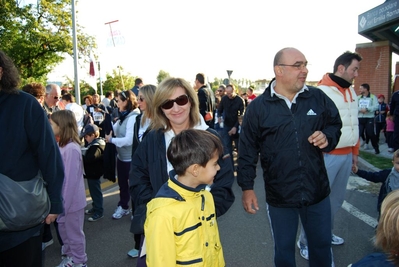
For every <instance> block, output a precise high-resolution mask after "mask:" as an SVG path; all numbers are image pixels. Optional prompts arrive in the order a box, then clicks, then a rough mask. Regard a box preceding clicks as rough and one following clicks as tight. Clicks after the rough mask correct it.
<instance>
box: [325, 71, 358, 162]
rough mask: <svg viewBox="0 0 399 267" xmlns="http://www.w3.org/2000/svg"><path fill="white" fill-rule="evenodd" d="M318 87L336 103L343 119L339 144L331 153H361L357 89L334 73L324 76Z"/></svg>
mask: <svg viewBox="0 0 399 267" xmlns="http://www.w3.org/2000/svg"><path fill="white" fill-rule="evenodd" d="M318 88H320V89H321V90H322V91H323V92H324V93H326V94H327V95H328V96H329V97H330V98H331V100H332V101H333V102H334V103H335V105H336V106H337V109H338V111H339V114H340V116H341V120H342V128H341V133H342V134H341V137H340V139H339V142H338V145H337V146H336V148H335V149H334V150H332V151H331V152H329V153H330V154H334V155H346V154H349V153H351V152H352V154H353V155H359V120H358V98H357V96H356V93H355V90H354V89H353V87H352V86H351V84H350V83H349V82H348V81H346V80H344V79H342V78H340V77H338V76H336V75H334V74H332V73H327V74H325V75H324V76H323V78H322V79H321V80H320V82H319V85H318Z"/></svg>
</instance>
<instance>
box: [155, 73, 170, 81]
mask: <svg viewBox="0 0 399 267" xmlns="http://www.w3.org/2000/svg"><path fill="white" fill-rule="evenodd" d="M168 77H170V74H169V72H166V71H164V70H160V71H159V73H158V76H157V81H158V84H160V83H161V82H162V81H163V80H164V79H166V78H168Z"/></svg>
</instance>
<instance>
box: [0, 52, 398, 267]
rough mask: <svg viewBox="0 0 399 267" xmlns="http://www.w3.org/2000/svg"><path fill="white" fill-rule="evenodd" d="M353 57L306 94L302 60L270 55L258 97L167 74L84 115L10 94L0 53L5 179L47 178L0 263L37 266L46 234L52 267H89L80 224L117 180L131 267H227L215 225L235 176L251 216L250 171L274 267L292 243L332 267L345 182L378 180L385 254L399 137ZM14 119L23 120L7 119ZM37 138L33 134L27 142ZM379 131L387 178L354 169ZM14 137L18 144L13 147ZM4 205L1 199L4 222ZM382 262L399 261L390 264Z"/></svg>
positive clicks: (43, 99)
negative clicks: (42, 201) (258, 181)
mask: <svg viewBox="0 0 399 267" xmlns="http://www.w3.org/2000/svg"><path fill="white" fill-rule="evenodd" d="M361 60H362V57H361V56H360V55H359V54H357V53H352V52H345V53H343V54H342V55H340V56H339V57H338V58H337V59H336V61H335V63H334V66H333V72H331V73H326V74H325V75H324V76H323V77H322V79H321V81H320V82H319V84H318V86H317V87H313V86H308V85H306V78H307V74H308V69H307V63H308V62H307V60H306V57H305V55H304V54H303V53H302V52H301V51H299V50H297V49H295V48H283V49H281V50H280V51H278V52H277V53H276V55H275V57H274V61H273V68H274V74H275V78H274V79H273V80H272V81H271V82H270V84H269V85H268V87H267V88H266V89H265V91H264V92H263V93H262V94H260V95H258V96H257V95H255V94H254V87H253V86H249V88H247V89H246V91H245V93H242V94H239V93H238V91H237V89H236V88H235V85H233V84H227V85H225V84H221V85H220V86H219V87H218V89H217V90H216V91H215V92H214V91H213V90H212V89H211V87H210V85H209V84H208V83H206V79H205V75H204V74H203V73H197V74H196V75H195V82H194V84H193V85H191V84H190V83H189V82H187V81H186V80H184V79H182V78H173V77H169V78H166V79H165V80H163V81H162V82H161V83H160V84H159V85H158V86H155V85H151V84H144V83H143V80H142V79H141V78H138V79H136V81H135V85H134V87H133V88H132V89H131V90H126V91H115V92H107V93H106V95H105V97H104V98H103V99H101V96H100V95H98V94H93V95H87V96H84V97H83V101H84V105H80V104H79V103H76V102H75V99H74V97H73V95H71V94H70V93H68V92H65V91H62V90H61V88H60V87H59V86H58V85H56V84H48V85H47V86H46V87H45V86H43V85H42V84H39V83H30V84H26V85H24V86H23V87H22V90H18V88H19V87H18V86H19V76H18V72H17V70H16V68H15V66H14V64H13V63H12V60H11V59H10V58H9V57H8V56H7V55H5V54H4V53H3V52H2V51H0V103H1V105H0V118H1V119H2V122H3V121H4V124H5V125H4V127H6V128H7V129H10V130H11V131H12V134H13V135H12V137H10V133H9V132H7V134H6V133H5V132H4V131H3V132H0V147H10V149H9V150H10V151H12V153H11V156H10V157H7V158H6V159H4V160H2V161H1V162H0V174H1V175H6V176H8V177H10V178H11V180H14V181H15V182H16V183H18V182H20V181H28V180H32V179H33V178H32V177H35V176H36V175H37V173H41V175H42V177H43V180H44V181H45V183H46V184H47V187H46V191H47V194H48V196H49V202H50V204H51V209H50V210H49V212H48V214H47V215H46V218H45V219H44V221H43V223H41V224H39V225H36V226H35V227H33V228H29V229H23V230H21V231H2V230H0V237H1V242H0V266H44V261H45V257H44V256H45V250H46V247H48V246H50V245H51V244H53V242H54V241H53V236H52V231H51V228H50V225H51V224H53V225H54V227H55V232H56V233H57V239H58V242H59V243H60V245H61V246H62V249H61V259H60V264H59V266H61V267H62V266H69V267H71V266H75V267H86V266H87V262H88V260H89V259H90V255H87V254H86V245H85V244H86V240H85V238H86V237H85V234H84V231H83V225H84V221H85V215H87V216H88V217H87V219H86V220H87V221H88V222H90V223H93V222H96V221H98V220H100V219H102V218H103V217H104V207H103V195H102V190H101V180H100V178H101V177H104V178H106V179H110V180H113V181H117V182H118V186H119V201H118V203H115V204H116V205H115V211H114V213H113V215H112V218H113V219H115V220H118V219H121V218H122V217H124V216H128V215H131V219H132V220H131V227H130V232H131V233H132V234H133V235H132V249H131V250H130V251H127V255H129V256H130V257H133V258H138V260H137V266H138V267H141V266H175V265H187V264H192V263H201V264H202V265H201V266H221V267H222V266H225V265H226V263H225V261H224V257H223V248H222V244H221V241H220V238H219V233H218V229H217V218H219V217H220V216H222V215H223V214H225V213H226V212H227V211H228V210H229V208H230V207H231V205H232V204H233V202H234V200H235V196H234V194H233V191H232V185H233V182H234V181H235V177H236V179H237V182H238V185H239V186H240V187H241V189H242V191H243V193H242V203H243V207H244V210H245V211H246V212H248V213H250V214H255V213H256V212H257V211H258V210H259V205H258V199H257V197H256V195H255V192H254V190H253V187H254V179H255V178H256V165H257V164H256V163H257V162H258V160H260V162H261V166H262V168H263V179H264V181H265V190H266V202H267V214H268V218H269V221H270V225H271V230H272V233H273V235H272V238H273V242H274V264H275V266H296V263H295V245H296V246H297V247H298V248H299V252H300V255H301V256H302V257H303V258H305V259H307V260H309V266H317V267H322V266H328V267H330V266H334V257H333V253H332V249H331V246H332V245H342V244H343V243H344V242H345V241H344V239H343V238H341V237H339V236H337V235H335V234H333V229H334V217H335V214H336V212H337V211H338V210H339V209H340V208H341V206H342V204H343V201H344V198H345V192H346V185H347V183H348V178H349V175H350V172H351V171H353V172H354V173H357V174H358V175H359V176H360V177H364V178H365V179H368V180H370V181H373V182H381V183H382V186H381V193H380V197H379V201H378V211H379V212H380V216H379V219H380V224H379V226H378V228H377V240H378V242H377V245H378V246H380V247H381V248H382V249H383V250H387V249H388V248H390V245H387V244H386V242H387V241H386V240H385V239H387V238H388V237H387V236H388V231H389V230H387V226H386V223H388V221H390V220H391V217H390V213H391V212H392V211H391V208H386V207H390V206H391V205H393V204H389V203H387V204H384V203H385V200H384V199H390V200H391V199H392V197H390V195H391V194H390V193H391V192H392V193H395V192H396V191H395V190H396V189H399V172H398V171H399V167H398V166H399V150H397V149H398V148H399V145H396V141H397V140H398V139H399V138H397V135H398V134H399V133H397V132H396V130H399V127H398V126H397V124H396V123H395V122H396V117H392V115H394V114H396V113H398V114H399V95H398V94H397V93H395V94H394V95H393V97H392V100H391V105H388V104H386V103H385V102H384V100H385V98H384V96H383V95H379V96H378V97H376V96H374V95H373V94H371V93H370V86H369V85H368V84H362V85H361V86H360V94H359V96H357V94H356V92H355V90H354V88H353V86H352V83H353V80H354V79H355V78H356V77H357V76H358V74H359V73H358V71H359V67H360V62H361ZM32 96H33V97H32ZM389 107H390V108H389ZM17 108H18V112H17V111H16V110H15V109H17ZM14 110H15V114H19V115H17V116H18V117H19V119H18V121H15V117H13V120H10V118H9V117H7V115H6V114H9V112H12V114H14V112H13V111H14ZM21 110H22V112H21ZM390 113H392V114H390ZM397 117H399V116H397ZM32 127H34V128H35V129H37V131H35V132H34V133H31V132H29V131H28V129H31V128H32ZM380 132H383V133H384V135H385V137H386V141H387V142H388V145H389V148H390V150H389V151H390V152H394V151H395V152H394V153H393V168H391V169H387V170H383V171H381V172H379V173H368V172H366V171H363V170H359V168H358V166H357V165H358V154H359V147H360V145H363V146H366V145H368V142H369V141H371V144H372V146H373V148H374V149H375V153H376V154H378V153H380V151H379V147H378V140H379V134H380ZM14 135H15V136H18V140H19V144H18V145H17V144H15V142H13V140H12V139H10V138H15V137H14ZM361 142H362V144H361ZM11 145H13V147H12V149H11ZM396 150H397V151H396ZM288 162H289V163H290V164H287V163H288ZM20 164H23V166H26V168H20V167H19V166H20ZM1 177H2V176H1ZM84 179H86V180H87V185H88V189H89V193H90V195H91V198H92V205H91V207H86V206H87V205H86V196H85V190H84ZM1 194H2V193H0V197H1V196H2V195H1ZM396 198H397V197H396ZM386 202H388V200H387V201H386ZM2 206H4V204H2V202H1V198H0V214H1V212H2ZM381 207H382V208H381ZM298 225H300V227H299V229H298ZM128 230H129V229H127V231H128ZM298 230H299V238H298V239H297V240H296V238H297V232H298ZM393 234H396V236H395V237H396V238H397V240H399V236H397V233H393ZM6 238H7V239H9V240H13V241H12V242H4V240H5V239H6ZM389 238H392V236H391V237H389ZM395 242H396V241H395ZM22 256H23V257H22ZM379 256H380V255H379ZM371 258H372V257H371ZM367 259H370V257H368V258H367V257H366V258H365V259H362V260H361V261H360V262H358V263H355V264H353V266H369V265H361V264H365V262H367ZM379 259H380V260H381V257H379ZM382 260H385V261H389V260H392V262H393V264H396V262H397V261H398V256H397V254H394V253H391V254H390V255H389V256H387V257H385V258H382ZM15 264H16V265H15ZM370 266H371V265H370ZM392 266H395V265H392Z"/></svg>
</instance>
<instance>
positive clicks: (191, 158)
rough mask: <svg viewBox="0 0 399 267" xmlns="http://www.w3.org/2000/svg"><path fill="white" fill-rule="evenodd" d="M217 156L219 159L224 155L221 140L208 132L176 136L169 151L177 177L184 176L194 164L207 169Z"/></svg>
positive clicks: (183, 133) (188, 131)
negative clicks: (212, 159) (209, 162)
mask: <svg viewBox="0 0 399 267" xmlns="http://www.w3.org/2000/svg"><path fill="white" fill-rule="evenodd" d="M215 154H216V155H218V156H219V157H220V156H221V155H222V154H223V146H222V143H221V141H220V139H219V138H218V137H217V136H216V135H214V134H211V133H209V132H207V131H204V130H195V129H188V130H184V131H182V132H181V133H179V134H178V135H176V136H175V137H174V138H173V139H172V141H171V143H170V145H169V147H168V151H167V156H168V160H169V162H170V163H171V164H172V166H173V168H174V170H175V172H176V174H177V175H184V174H185V173H186V170H187V168H188V167H190V166H191V165H193V164H199V165H200V166H202V167H205V166H206V164H207V163H208V161H209V160H210V159H211V158H212V157H213V156H214V155H215Z"/></svg>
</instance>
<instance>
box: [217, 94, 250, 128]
mask: <svg viewBox="0 0 399 267" xmlns="http://www.w3.org/2000/svg"><path fill="white" fill-rule="evenodd" d="M244 110H245V104H244V99H242V97H241V96H239V95H236V96H235V97H233V98H231V99H230V98H229V97H228V96H227V95H225V96H223V97H222V100H221V101H220V103H219V108H218V114H221V115H222V114H223V121H224V126H225V127H228V128H232V127H236V128H238V125H239V124H238V115H240V116H242V115H244Z"/></svg>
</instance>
